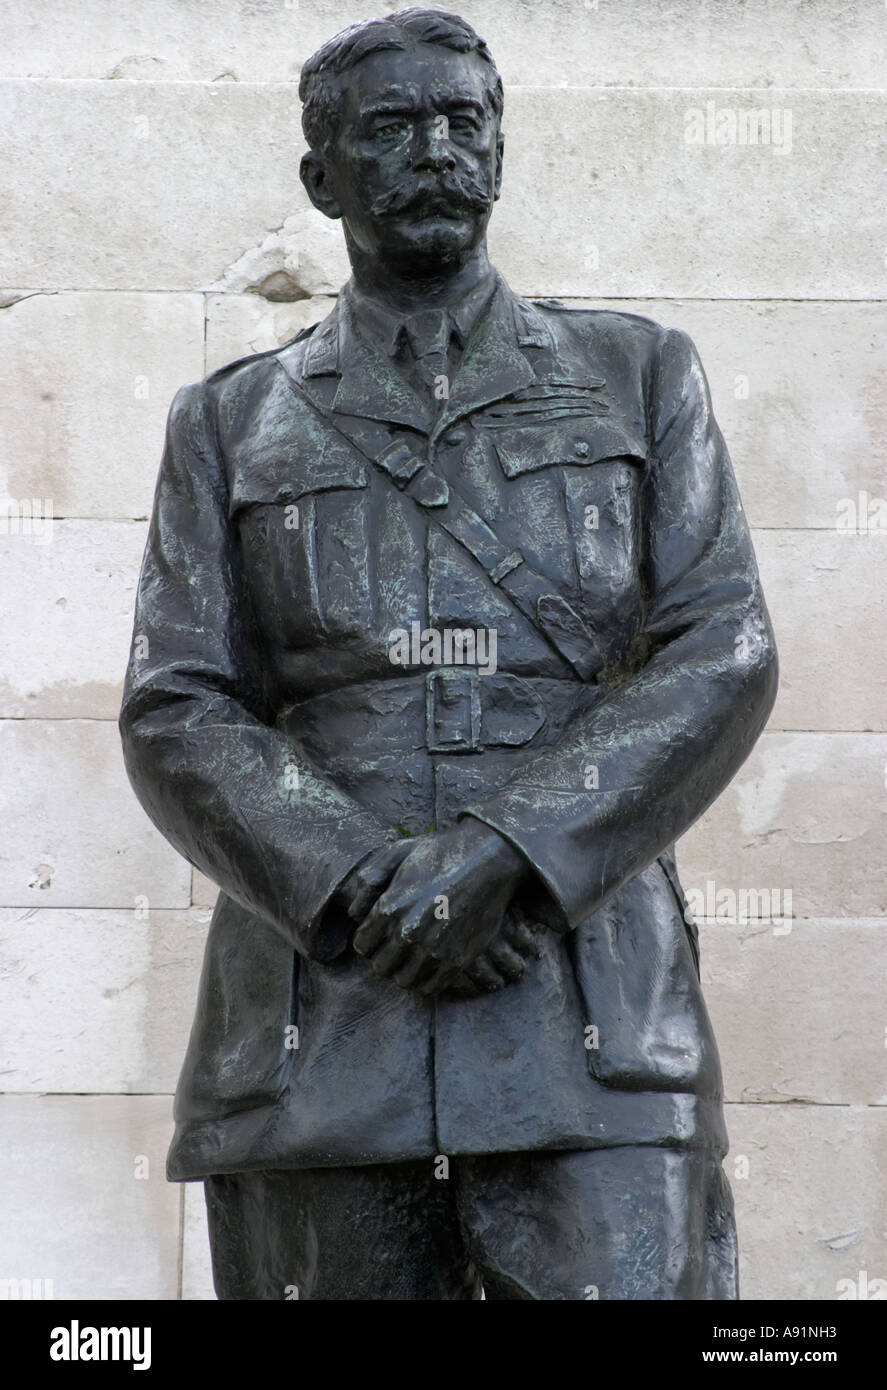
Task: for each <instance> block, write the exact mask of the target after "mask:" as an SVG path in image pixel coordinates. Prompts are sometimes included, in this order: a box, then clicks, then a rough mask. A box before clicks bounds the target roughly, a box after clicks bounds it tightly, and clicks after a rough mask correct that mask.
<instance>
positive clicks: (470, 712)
mask: <svg viewBox="0 0 887 1390" xmlns="http://www.w3.org/2000/svg"><path fill="white" fill-rule="evenodd" d="M479 679H480V678H479V676H478V673H477V671H474V670H467V671H454V670H452V669H450V668H449V667H445V668H443V669H438V670H436V671H429V672H428V676H427V678H426V682H425V745H426V747H427V749H428V751H429V753H476V752H477V751H478V749H479V748H480V725H481V703H480V686H479V683H478V682H479Z"/></svg>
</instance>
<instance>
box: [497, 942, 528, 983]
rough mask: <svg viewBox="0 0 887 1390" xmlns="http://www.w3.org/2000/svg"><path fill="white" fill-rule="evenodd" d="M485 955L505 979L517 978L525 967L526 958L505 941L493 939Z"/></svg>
mask: <svg viewBox="0 0 887 1390" xmlns="http://www.w3.org/2000/svg"><path fill="white" fill-rule="evenodd" d="M487 956H488V958H489V960H490V962H491V963H492V965H493V966H495V968H496V969H497V970H498V971H499V974H500V975H501V976H502V977H503V978H504V979H506V980H519V979H520V977H521V975H523V973H524V971H525V970H526V968H527V962H526V959H525V958H524V957H523V956H522V955H520V954H519V953H518V952H517V951H515V950H514V949H513V948H512V947H511V946H509V945H508V943H507V941H494V942H493V943H492V944H491V945H490V946H488V947H487Z"/></svg>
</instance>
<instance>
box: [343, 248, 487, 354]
mask: <svg viewBox="0 0 887 1390" xmlns="http://www.w3.org/2000/svg"><path fill="white" fill-rule="evenodd" d="M346 288H347V292H348V295H349V297H350V299H351V304H352V307H353V309H354V313H355V316H356V318H357V321H358V323H359V325H360V327H361V328H363V329H365V330H366V331H368V332H369V333H371V334H372V336H373V337H374V338H375V339H376V341H377V342H378V343H379V344H380V346H381V347H382V348H383V349H384V351H385V352H386V353H387V354H388V356H389V357H395V356H396V355H397V351H398V348H399V346H400V343H401V335H402V333H403V332H404V325H405V324H406V322H407V320H408V319H409V318H410V315H409V314H403V313H398V312H397V310H392V309H390V308H389V307H388V306H387V305H386V304H383V303H382V302H381V300H378V299H374V298H372V297H371V296H370V295H368V294H365V293H364V291H363V290H360V289H358V288H357V286H356V285H355V283H354V280H353V279H351V280H349V282H348V285H347V287H346ZM495 288H496V272H495V271H494V270H493V268H492V267H490V269H489V270H488V271H487V272H486V274H485V275H484V276H483V278H482V279H481V280H480V281H479V282H478V284H477V285H475V287H474V289H473V290H470V291H469V293H468V294H467V295H465V296H464V297H463V298H462V299H460V300H459V302H458V303H457V304H453V305H449V306H448V308H447V312H448V313H449V317H450V323H451V325H452V329H453V335H454V336H455V338H456V340H457V342H458V344H459V347H460V348H464V347H465V344H466V343H467V342H468V339H469V336H470V334H471V330H472V328H473V327H474V325H475V323H476V322H477V320H478V319H479V318H480V315H481V313H482V311H483V310H484V309H485V308H486V306H487V304H488V303H489V300H490V299H491V297H492V294H493V291H494V289H495Z"/></svg>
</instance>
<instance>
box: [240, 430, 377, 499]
mask: <svg viewBox="0 0 887 1390" xmlns="http://www.w3.org/2000/svg"><path fill="white" fill-rule="evenodd" d="M366 486H367V465H366V463H365V462H364V460H363V459H362V458H361V456H360V454H358V453H357V451H356V450H355V449H353V448H352V447H351V446H350V445H349V444H348V443H347V441H346V440H342V439H339V438H338V437H337V436H336V435H334V434H333V433H332V432H330V431H324V432H323V434H321V435H320V437H318V434H317V432H314V433H309V432H308V431H307V430H306V431H305V433H304V434H296V433H295V432H293V433H292V434H291V435H290V437H289V438H288V439H286V440H281V439H275V440H274V441H273V442H272V441H265V440H262V439H261V438H259V439H257V440H256V441H255V443H254V445H253V447H252V448H250V447H245V448H244V449H243V450H242V452H240V453H238V455H236V456H235V457H234V459H233V460H232V471H231V483H230V503H229V507H228V515H229V516H234V514H235V513H236V512H238V511H240V510H241V509H242V508H244V507H247V506H251V505H254V504H256V503H278V504H286V503H288V502H297V501H298V499H299V498H300V497H304V496H305V494H306V493H313V492H328V491H330V490H332V489H334V488H363V487H366Z"/></svg>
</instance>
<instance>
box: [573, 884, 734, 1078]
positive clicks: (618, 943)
mask: <svg viewBox="0 0 887 1390" xmlns="http://www.w3.org/2000/svg"><path fill="white" fill-rule="evenodd" d="M574 968H575V971H576V980H577V984H578V986H579V991H580V994H581V996H582V1000H583V1003H584V1005H585V1009H586V1012H587V1017H586V1026H588V1025H589V1024H590V1025H593V1027H594V1029H595V1030H596V1031H595V1034H594V1037H595V1041H596V1045H595V1046H593V1047H588V1049H587V1053H586V1055H587V1059H588V1069H589V1071H590V1072H591V1074H592V1075H593V1076H594V1077H595V1078H596V1080H598V1081H600V1082H602V1083H603V1084H604V1085H607V1086H613V1087H616V1088H619V1089H624V1090H637V1091H685V1092H690V1093H693V1094H702V1095H706V1096H711V1095H715V1094H719V1093H720V1084H721V1080H720V1063H719V1061H718V1055H717V1048H716V1045H715V1040H714V1035H713V1033H712V1029H711V1023H710V1021H709V1018H708V1012H707V1010H706V1007H705V1002H704V1000H703V998H702V991H701V990H700V987H699V978H698V975H697V972H696V961H695V956H694V954H693V950H692V939H691V938H690V936H689V934H688V933H687V931H686V924H685V923H684V920H683V912H678V911H677V904H676V902H675V892H674V888H673V886H672V884H671V880H670V878H669V876H668V875H667V874H666V873H665V870H664V867H663V865H662V864H661V863H659V862H657V861H654V862H653V863H652V864H650V865H648V867H647V868H646V869H644V870H643V871H642V872H641V873H639V874H637V875H636V876H635V877H634V878H633V879H630V880H629V882H628V883H626V884H623V886H622V888H620V889H619V891H618V893H615V894H614V895H613V897H612V898H611V899H610V901H609V902H608V903H606V904H605V905H604V907H603V908H601V909H600V911H599V912H596V913H595V914H594V915H593V916H592V917H589V918H587V919H586V921H585V922H582V923H580V924H579V926H578V927H577V928H576V940H575V943H574Z"/></svg>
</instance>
